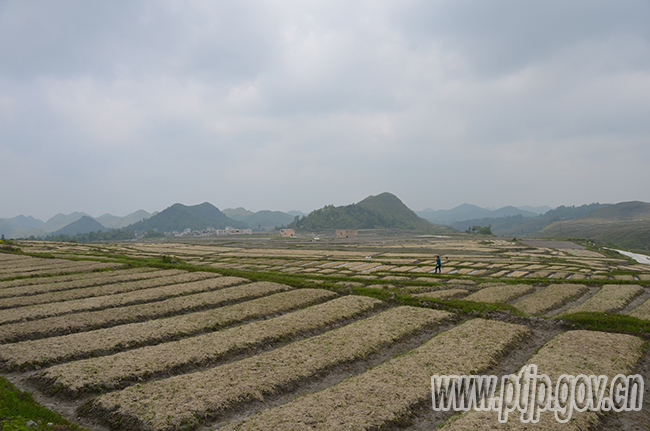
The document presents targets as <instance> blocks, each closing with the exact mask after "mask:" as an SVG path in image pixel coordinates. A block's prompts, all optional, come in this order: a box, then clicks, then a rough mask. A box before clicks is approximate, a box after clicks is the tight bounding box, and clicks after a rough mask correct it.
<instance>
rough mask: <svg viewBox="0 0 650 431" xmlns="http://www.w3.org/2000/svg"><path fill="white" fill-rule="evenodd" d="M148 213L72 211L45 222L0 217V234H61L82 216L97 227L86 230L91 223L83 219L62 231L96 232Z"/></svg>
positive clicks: (9, 235) (134, 220) (134, 219)
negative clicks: (96, 215) (100, 214)
mask: <svg viewBox="0 0 650 431" xmlns="http://www.w3.org/2000/svg"><path fill="white" fill-rule="evenodd" d="M149 216H150V214H149V213H148V212H146V211H144V210H139V211H136V212H133V213H131V214H128V215H126V216H124V217H118V216H114V215H111V214H104V215H103V216H100V217H97V218H96V219H94V218H92V217H91V216H89V215H88V214H86V213H84V212H73V213H71V214H57V215H55V216H54V217H52V218H50V219H49V220H48V221H47V222H43V221H42V220H39V219H35V218H33V217H32V216H29V217H25V216H23V215H19V216H18V217H13V218H10V219H0V234H3V235H4V236H5V237H7V238H27V237H30V236H34V237H44V236H46V235H61V234H62V232H60V231H61V230H62V229H64V228H67V227H68V226H69V225H70V224H73V223H75V222H77V221H79V220H80V219H82V218H88V219H91V220H93V221H96V222H97V223H98V224H99V226H97V225H94V226H95V227H97V228H98V229H95V230H93V231H88V230H87V229H88V227H89V226H91V225H92V224H91V223H89V222H88V221H87V220H85V221H84V222H82V223H78V224H73V226H72V227H71V228H70V229H66V230H65V231H63V232H69V233H64V234H65V235H75V234H77V233H87V232H96V231H97V230H102V231H105V230H108V229H111V228H122V227H125V226H128V225H130V224H133V223H135V222H136V221H138V220H142V219H146V218H147V217H149ZM77 230H78V231H77Z"/></svg>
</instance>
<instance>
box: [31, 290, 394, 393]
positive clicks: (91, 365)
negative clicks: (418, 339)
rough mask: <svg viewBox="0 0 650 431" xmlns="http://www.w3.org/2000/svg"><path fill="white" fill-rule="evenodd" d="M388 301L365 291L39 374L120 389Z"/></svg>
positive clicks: (77, 386) (64, 385)
mask: <svg viewBox="0 0 650 431" xmlns="http://www.w3.org/2000/svg"><path fill="white" fill-rule="evenodd" d="M385 305H386V304H385V303H383V302H382V301H379V300H377V299H373V298H368V297H365V296H345V297H342V298H338V299H334V300H332V301H329V302H326V303H324V304H320V305H314V306H312V307H309V308H306V309H304V310H300V311H295V312H293V313H289V314H286V315H284V316H280V317H276V318H273V319H270V320H264V321H260V322H254V323H250V324H248V325H243V326H238V327H235V328H231V329H227V330H224V331H219V332H213V333H210V334H205V335H200V336H197V337H192V338H185V339H182V340H180V341H176V342H171V343H164V344H159V345H157V346H151V347H143V348H140V349H136V350H131V351H128V352H122V353H118V354H116V355H112V356H106V357H102V358H92V359H87V360H83V361H76V362H72V363H69V364H63V365H58V366H55V367H52V368H49V369H47V370H46V371H45V372H44V373H42V374H41V375H40V377H39V380H40V381H41V385H45V386H48V387H51V386H56V387H57V390H59V389H63V390H65V391H66V392H68V393H70V394H73V395H75V394H77V393H79V392H82V391H88V390H94V391H97V390H101V391H104V390H114V389H116V388H120V387H125V386H126V385H127V383H128V382H133V381H142V380H143V379H146V378H148V377H150V376H154V377H155V376H160V375H163V374H165V375H169V374H171V373H173V372H174V371H176V370H181V369H186V368H189V367H192V368H194V367H205V366H208V365H211V364H214V363H216V362H218V361H220V360H222V359H223V358H227V357H228V356H231V355H233V354H236V353H241V352H246V351H250V350H252V349H256V348H260V347H263V346H265V345H267V344H269V343H275V342H278V341H280V340H287V339H290V338H294V337H296V336H297V335H300V334H305V333H308V332H313V331H322V330H324V329H326V328H327V327H328V326H330V325H333V324H336V323H342V322H344V321H346V320H349V319H351V318H355V317H360V316H361V315H363V314H365V313H368V312H370V311H373V310H375V309H377V308H379V307H383V306H385Z"/></svg>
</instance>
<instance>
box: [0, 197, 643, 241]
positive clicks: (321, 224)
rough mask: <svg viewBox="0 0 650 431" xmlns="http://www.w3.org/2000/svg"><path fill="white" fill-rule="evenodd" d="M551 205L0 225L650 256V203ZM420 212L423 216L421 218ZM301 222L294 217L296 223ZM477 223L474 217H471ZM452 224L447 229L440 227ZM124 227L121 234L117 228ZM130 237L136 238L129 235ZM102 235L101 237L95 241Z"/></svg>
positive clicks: (13, 234)
mask: <svg viewBox="0 0 650 431" xmlns="http://www.w3.org/2000/svg"><path fill="white" fill-rule="evenodd" d="M546 208H548V207H521V208H516V207H512V206H507V207H503V208H499V209H496V210H490V209H485V208H481V207H478V206H476V205H471V204H463V205H460V206H458V207H456V208H452V209H451V210H438V211H434V210H431V209H426V210H424V211H419V212H417V213H416V212H414V211H412V210H411V209H409V208H408V207H407V206H406V205H404V203H403V202H402V201H401V200H400V199H399V198H398V197H397V196H395V195H393V194H390V193H381V194H379V195H377V196H368V197H367V198H365V199H363V200H362V201H360V202H358V203H356V204H350V205H344V206H340V207H335V206H333V205H326V206H324V207H323V208H320V209H317V210H315V211H312V212H311V213H310V214H308V215H307V214H304V213H302V212H300V211H289V212H287V213H285V212H281V211H267V210H263V211H257V212H253V211H249V210H246V209H245V208H241V207H240V208H235V209H232V208H228V209H225V210H223V212H222V211H220V210H219V209H218V208H217V207H215V206H214V205H212V204H210V203H208V202H205V203H202V204H200V205H194V206H186V205H183V204H180V203H177V204H174V205H172V206H170V207H169V208H167V209H165V210H163V211H161V212H154V213H153V214H149V213H148V212H146V211H144V210H139V211H136V212H133V213H131V214H128V215H127V216H124V217H118V216H113V215H111V214H104V215H102V216H100V217H97V218H92V217H90V216H89V215H88V214H86V213H83V212H74V213H71V214H57V215H55V216H54V217H52V218H51V219H49V220H47V221H46V222H43V221H42V220H39V219H36V218H34V217H31V216H24V215H20V216H17V217H13V218H7V219H0V234H2V235H4V236H5V237H6V238H21V237H22V238H26V237H30V236H31V235H33V236H34V237H37V238H43V237H46V236H66V237H68V238H72V237H74V235H78V234H87V233H94V232H97V231H100V232H106V231H108V230H111V233H108V232H107V233H106V234H102V235H101V236H103V237H106V238H109V237H112V238H117V239H123V238H126V239H128V237H129V236H128V233H129V232H130V231H140V232H145V231H149V230H152V229H153V230H157V231H159V232H172V231H179V232H180V231H183V230H184V229H187V228H190V229H192V230H201V229H206V228H208V227H213V228H215V229H223V228H225V227H226V226H232V227H235V228H246V227H252V228H258V227H259V228H273V227H279V226H288V227H293V228H296V229H298V230H302V231H323V230H329V229H403V230H411V231H417V232H430V233H434V232H440V233H442V232H451V231H453V229H455V230H457V231H461V232H462V231H465V230H467V229H468V228H470V227H474V226H491V229H492V232H494V233H495V234H496V235H498V236H505V237H541V238H584V239H592V240H595V241H599V242H603V243H611V244H612V245H613V246H618V247H625V248H629V249H635V250H650V203H646V202H638V201H634V202H621V203H618V204H615V205H611V204H600V203H593V204H589V205H581V206H577V207H576V206H559V207H557V208H555V209H550V210H547V211H545V212H543V213H541V214H536V212H537V211H542V210H544V209H546ZM418 214H419V215H420V216H418ZM296 217H297V219H296ZM467 217H475V218H467ZM443 223H448V225H449V226H442V225H441V224H443ZM116 229H123V230H116ZM131 235H132V234H131ZM96 236H97V237H98V235H96Z"/></svg>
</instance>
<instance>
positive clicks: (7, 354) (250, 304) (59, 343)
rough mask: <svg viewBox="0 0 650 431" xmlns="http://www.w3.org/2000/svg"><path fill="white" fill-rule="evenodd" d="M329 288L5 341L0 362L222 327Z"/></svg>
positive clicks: (306, 300) (101, 350) (326, 296)
mask: <svg viewBox="0 0 650 431" xmlns="http://www.w3.org/2000/svg"><path fill="white" fill-rule="evenodd" d="M335 297H336V294H335V293H333V292H330V291H329V290H320V289H299V290H293V291H288V292H281V293H276V294H273V295H269V296H266V297H262V298H258V299H253V300H251V301H247V302H243V303H240V304H235V305H229V306H225V307H221V308H217V309H215V310H208V311H200V312H195V313H189V314H183V315H181V316H175V317H168V318H164V319H158V320H148V321H146V322H140V323H131V324H126V325H118V326H113V327H111V328H105V329H98V330H94V331H89V332H80V333H78V334H70V335H63V336H60V337H52V338H47V339H42V340H33V341H22V342H18V343H13V344H5V345H3V346H2V350H0V364H1V365H2V368H5V369H11V370H13V369H25V368H32V367H36V366H43V365H46V364H52V363H59V362H64V361H69V360H73V359H80V358H88V357H91V356H98V355H106V354H112V353H116V352H118V351H120V350H124V349H133V348H136V347H140V346H146V345H153V344H157V343H161V342H165V341H170V340H177V339H179V338H182V337H188V336H193V335H196V334H200V333H204V332H209V331H214V330H218V329H222V328H225V327H228V326H231V325H233V324H237V323H241V322H245V321H249V320H252V319H259V318H262V317H268V316H273V315H275V314H276V313H283V312H288V311H292V310H294V309H297V308H302V307H307V306H310V305H313V304H317V303H320V302H323V301H326V300H330V299H332V298H335Z"/></svg>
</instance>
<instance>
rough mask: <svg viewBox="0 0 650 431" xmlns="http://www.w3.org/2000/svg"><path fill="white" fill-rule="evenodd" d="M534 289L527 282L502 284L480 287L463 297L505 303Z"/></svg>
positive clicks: (478, 300) (470, 299)
mask: <svg viewBox="0 0 650 431" xmlns="http://www.w3.org/2000/svg"><path fill="white" fill-rule="evenodd" d="M534 291H535V287H533V286H530V285H528V284H517V285H510V284H502V285H497V286H490V287H486V288H484V289H481V290H479V291H478V292H475V293H472V294H471V295H469V296H468V297H466V298H465V299H466V300H468V301H476V302H489V303H497V302H502V303H506V302H509V301H512V300H513V299H515V298H518V297H520V296H523V295H525V294H527V293H530V292H534Z"/></svg>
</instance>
